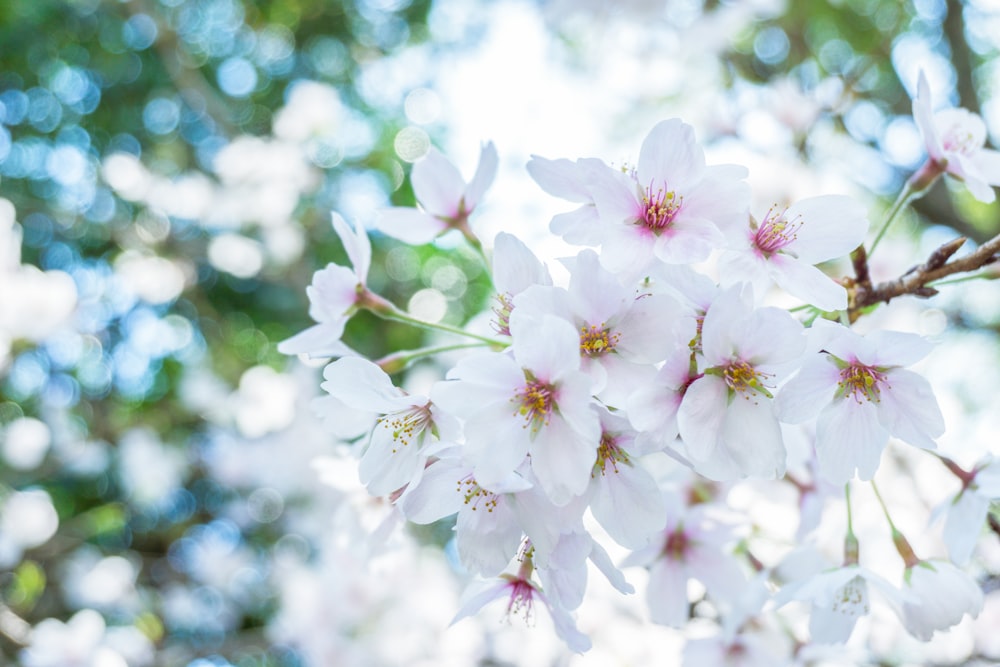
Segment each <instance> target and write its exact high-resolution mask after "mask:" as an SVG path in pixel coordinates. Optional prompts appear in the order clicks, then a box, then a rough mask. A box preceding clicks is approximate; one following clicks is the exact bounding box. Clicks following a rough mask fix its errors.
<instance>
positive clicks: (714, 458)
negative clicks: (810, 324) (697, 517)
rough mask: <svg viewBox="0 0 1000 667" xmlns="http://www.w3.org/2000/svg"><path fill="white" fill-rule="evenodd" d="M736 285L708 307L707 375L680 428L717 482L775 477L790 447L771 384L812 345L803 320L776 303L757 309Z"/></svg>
mask: <svg viewBox="0 0 1000 667" xmlns="http://www.w3.org/2000/svg"><path fill="white" fill-rule="evenodd" d="M750 291H751V290H743V289H741V286H735V287H732V288H729V289H728V290H726V291H724V292H723V293H722V294H721V295H720V296H719V297H718V298H717V299H716V301H715V302H714V303H713V304H712V306H711V307H710V308H709V309H708V313H707V314H706V315H705V320H704V324H703V326H702V330H701V343H702V354H703V356H704V359H703V361H702V367H703V369H704V370H703V371H702V375H701V377H699V378H697V379H696V380H694V381H693V382H692V383H691V384H690V386H688V388H687V390H686V391H685V392H684V398H683V399H682V400H681V405H680V408H679V409H678V412H677V426H678V430H679V431H680V436H681V439H682V440H683V441H684V446H685V451H686V452H687V455H688V458H689V459H690V460H691V462H692V463H693V464H694V468H695V470H696V471H697V472H699V473H701V474H702V475H705V476H706V477H709V478H711V479H717V480H723V479H735V478H738V477H747V476H756V477H765V478H774V477H777V476H780V475H781V474H783V473H784V471H785V446H784V442H783V440H782V435H781V426H780V424H779V423H778V419H777V417H776V416H775V414H774V406H773V401H772V394H771V389H773V388H775V387H776V386H777V384H778V383H779V382H781V380H782V379H783V375H784V372H785V367H786V366H787V365H788V363H789V362H791V361H793V360H795V359H797V358H798V357H799V355H800V354H801V353H802V349H803V347H804V346H805V339H804V337H803V335H802V325H801V324H799V323H798V322H797V321H796V320H795V319H794V318H792V316H791V315H789V314H788V313H787V312H786V311H783V310H779V309H777V308H758V309H754V308H753V307H752V305H751V302H752V294H749V292H750Z"/></svg>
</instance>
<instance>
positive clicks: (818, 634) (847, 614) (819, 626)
mask: <svg viewBox="0 0 1000 667" xmlns="http://www.w3.org/2000/svg"><path fill="white" fill-rule="evenodd" d="M836 593H837V594H838V595H837V599H836V600H833V601H832V604H830V605H822V606H820V605H819V604H816V605H813V608H812V615H811V616H810V618H809V634H810V635H811V637H812V640H813V641H814V642H817V643H819V644H843V643H844V642H846V641H847V640H848V638H850V636H851V633H852V632H853V631H854V626H855V625H856V624H857V622H858V619H859V618H861V617H862V616H865V615H867V614H868V609H869V606H870V599H869V595H868V584H867V582H866V581H865V580H864V579H863V578H862V577H860V576H855V577H854V578H853V579H851V580H850V581H848V582H847V583H845V584H844V585H843V586H842V587H841V588H839V589H838V590H837V591H836Z"/></svg>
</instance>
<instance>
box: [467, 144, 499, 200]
mask: <svg viewBox="0 0 1000 667" xmlns="http://www.w3.org/2000/svg"><path fill="white" fill-rule="evenodd" d="M498 162H499V158H498V157H497V149H496V146H494V145H493V142H492V141H491V142H489V143H488V144H486V145H485V146H483V149H482V151H480V153H479V164H478V165H476V173H475V174H473V175H472V180H471V181H469V185H468V186H466V188H465V210H466V212H469V213H471V212H472V211H473V210H474V209H475V208H476V206H478V205H479V201H480V200H481V199H482V198H483V193H485V192H486V190H487V188H489V187H490V185H492V184H493V179H494V178H496V175H497V164H498Z"/></svg>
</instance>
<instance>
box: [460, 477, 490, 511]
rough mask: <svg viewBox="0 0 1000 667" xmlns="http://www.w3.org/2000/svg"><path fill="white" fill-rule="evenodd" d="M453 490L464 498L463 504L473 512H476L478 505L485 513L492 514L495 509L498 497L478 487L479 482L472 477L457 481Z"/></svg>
mask: <svg viewBox="0 0 1000 667" xmlns="http://www.w3.org/2000/svg"><path fill="white" fill-rule="evenodd" d="M455 490H456V491H457V492H458V493H459V494H461V495H462V496H464V498H465V500H464V503H465V504H466V505H470V506H471V508H472V511H473V512H475V511H477V510H478V509H479V507H480V505H481V506H482V507H483V509H485V510H486V512H487V513H492V512H493V510H494V509H496V506H497V500H498V498H499V496H497V494H495V493H492V492H490V491H487V490H486V489H484V488H483V487H481V486H479V482H477V481H476V478H475V477H473V476H472V475H466V476H465V477H463V478H462V479H460V480H458V486H457V488H456V489H455Z"/></svg>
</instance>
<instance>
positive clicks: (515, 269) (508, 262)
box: [493, 232, 552, 296]
mask: <svg viewBox="0 0 1000 667" xmlns="http://www.w3.org/2000/svg"><path fill="white" fill-rule="evenodd" d="M551 284H552V278H551V277H550V276H549V271H548V269H546V268H545V265H544V264H542V263H541V262H540V261H539V260H538V258H537V257H536V256H535V254H534V253H533V252H531V249H529V248H528V246H526V245H525V244H524V243H523V242H522V241H521V240H520V239H518V238H517V237H516V236H513V235H512V234H507V233H506V232H500V233H499V234H497V237H496V239H495V240H494V241H493V285H494V287H496V290H497V292H498V293H499V294H510V295H511V296H515V295H517V294H519V293H521V292H522V291H524V290H525V289H526V288H528V287H529V286H531V285H551Z"/></svg>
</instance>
